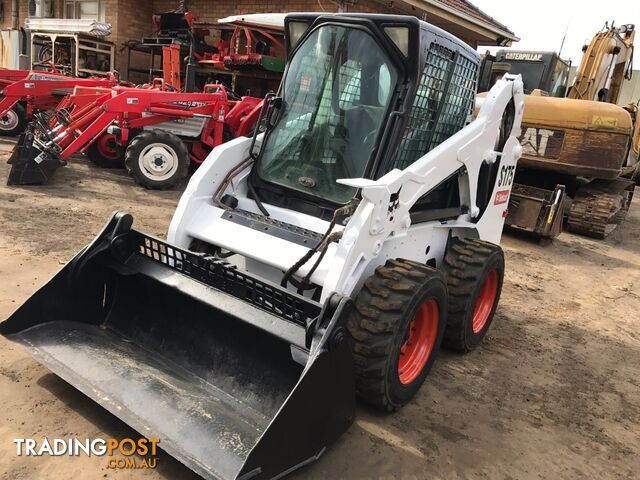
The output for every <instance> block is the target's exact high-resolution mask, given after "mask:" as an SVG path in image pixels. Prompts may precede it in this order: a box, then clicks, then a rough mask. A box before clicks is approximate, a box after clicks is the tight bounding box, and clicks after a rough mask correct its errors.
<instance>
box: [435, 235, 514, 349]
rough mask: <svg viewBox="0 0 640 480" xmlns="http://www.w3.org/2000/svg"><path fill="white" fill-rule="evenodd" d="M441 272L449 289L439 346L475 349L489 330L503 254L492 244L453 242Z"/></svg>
mask: <svg viewBox="0 0 640 480" xmlns="http://www.w3.org/2000/svg"><path fill="white" fill-rule="evenodd" d="M442 271H443V273H444V275H445V277H446V279H447V287H448V289H449V320H448V323H447V329H446V331H445V333H444V342H443V345H444V346H445V347H447V348H451V349H453V350H457V351H460V352H469V351H471V350H472V349H473V348H475V347H476V346H477V345H478V344H479V343H480V342H481V341H482V339H483V338H484V336H485V335H486V333H487V330H489V326H490V325H491V321H492V320H493V316H494V314H495V312H496V307H497V306H498V301H499V300H500V292H501V291H502V281H503V279H504V253H503V251H502V248H500V247H499V246H498V245H494V244H492V243H488V242H483V241H482V240H476V239H469V238H453V239H452V241H451V244H450V245H449V249H448V251H447V254H446V255H445V257H444V262H443V267H442Z"/></svg>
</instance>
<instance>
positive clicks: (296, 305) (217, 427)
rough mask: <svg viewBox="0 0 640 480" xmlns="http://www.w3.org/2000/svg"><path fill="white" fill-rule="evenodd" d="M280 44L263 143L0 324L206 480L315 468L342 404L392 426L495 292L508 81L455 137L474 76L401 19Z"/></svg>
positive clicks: (510, 130)
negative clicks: (159, 222) (380, 415)
mask: <svg viewBox="0 0 640 480" xmlns="http://www.w3.org/2000/svg"><path fill="white" fill-rule="evenodd" d="M286 25H287V27H286V32H287V34H286V36H287V38H286V45H287V48H288V51H289V54H288V66H287V68H286V70H285V71H286V73H285V76H284V78H283V82H282V87H281V90H280V92H279V94H278V95H279V96H277V97H276V96H271V97H270V101H269V102H268V103H267V102H265V105H266V106H265V109H264V110H263V111H262V115H260V117H261V119H260V120H259V123H260V124H264V125H265V128H266V131H265V132H263V133H259V132H258V131H254V135H253V137H252V138H246V137H239V138H236V139H234V140H231V141H230V142H227V143H225V144H224V145H219V146H217V147H216V148H214V149H213V150H212V151H211V153H210V154H209V156H208V158H207V160H206V161H205V162H204V163H203V165H202V166H201V167H200V168H199V169H198V170H197V171H196V172H195V173H194V175H193V176H192V177H191V180H190V182H189V186H188V187H187V189H186V190H185V193H184V194H183V196H182V198H181V199H180V202H179V204H178V206H177V208H176V211H175V213H174V216H173V219H172V221H171V225H170V227H169V231H168V235H167V241H163V240H159V239H157V238H154V237H151V236H149V235H147V234H145V233H143V232H141V231H138V230H136V229H134V228H132V224H133V218H132V217H131V215H127V214H123V213H117V214H116V215H114V216H113V217H112V218H111V220H109V221H108V223H107V224H106V225H105V227H104V229H103V230H102V232H100V233H99V235H98V237H97V238H96V239H95V240H94V241H93V242H92V243H91V244H90V245H88V246H87V247H85V248H84V249H83V250H82V251H81V252H80V253H79V254H78V255H77V256H76V257H75V258H73V259H72V260H71V261H70V262H69V263H68V264H67V265H66V266H65V267H64V268H63V269H62V270H61V271H60V272H58V273H57V274H56V275H55V276H54V277H53V278H52V279H51V280H50V281H49V282H48V283H47V284H46V285H45V286H43V287H42V288H41V289H40V290H39V291H37V292H36V293H35V294H34V295H33V296H32V297H31V298H30V299H28V300H27V301H26V302H25V303H24V304H23V305H22V306H21V307H19V308H18V309H17V310H16V311H15V312H14V313H13V314H12V315H11V316H10V317H9V318H8V319H6V320H5V321H3V322H2V323H0V333H1V334H2V335H4V336H5V337H7V338H8V339H9V340H11V341H13V342H16V343H18V344H20V345H21V346H23V347H24V348H26V349H27V350H28V351H29V352H30V353H31V354H32V355H33V356H34V357H35V358H36V359H37V360H38V361H39V362H41V363H43V364H44V365H46V366H47V367H48V368H50V369H51V370H52V371H53V372H55V373H56V374H58V375H60V377H62V378H63V379H64V380H66V381H67V382H69V383H70V384H72V385H73V386H74V387H76V388H78V389H79V390H80V391H81V392H83V393H84V394H85V395H87V396H88V397H90V398H91V399H93V400H95V401H96V402H98V403H99V404H100V405H102V406H103V407H104V408H106V409H107V410H108V411H110V412H111V413H113V414H114V415H116V416H118V417H119V418H121V419H122V420H123V421H125V422H127V423H128V424H129V425H130V426H132V427H133V428H135V429H137V430H138V431H139V432H140V433H141V434H142V435H149V434H152V435H153V436H154V437H157V438H159V447H160V448H162V449H163V450H165V451H166V452H167V453H169V454H171V455H173V456H174V457H176V458H177V459H178V460H179V461H181V462H183V463H184V464H185V465H186V466H188V467H189V468H191V469H192V470H194V471H195V472H196V473H198V474H199V475H201V476H203V477H204V478H206V479H209V480H213V479H218V480H221V479H224V480H227V479H228V480H231V479H240V478H242V479H254V480H259V479H269V478H281V477H283V476H285V475H286V474H288V473H290V472H292V471H293V470H295V469H297V468H300V467H303V466H305V465H308V464H309V463H311V462H313V461H315V460H317V459H318V458H319V457H320V456H321V455H322V454H323V453H324V452H326V451H327V449H328V448H330V447H331V444H332V443H334V442H335V441H336V440H337V439H338V438H339V437H340V436H341V435H342V434H343V433H344V432H345V431H346V430H347V429H348V428H349V426H350V425H351V423H352V422H353V420H354V417H355V415H356V403H355V400H356V395H357V396H358V397H359V398H360V399H361V400H362V401H364V402H367V403H369V404H371V405H373V406H375V407H377V408H379V409H381V410H383V411H387V412H390V411H393V410H396V409H399V408H401V407H403V406H404V405H406V404H407V403H409V402H410V401H411V400H412V398H414V396H415V395H416V394H417V393H418V391H419V390H420V388H421V386H422V384H423V383H424V382H425V379H427V377H428V374H429V372H430V369H431V368H432V367H433V365H434V362H435V361H436V358H437V355H438V352H439V350H440V347H441V345H445V346H447V347H449V348H452V349H456V350H458V351H461V352H467V351H470V350H471V349H473V348H475V347H478V346H479V345H480V344H481V342H482V340H483V339H484V338H485V336H486V334H487V332H488V330H489V328H490V326H491V324H492V321H493V320H494V318H496V317H495V312H496V309H497V308H498V302H499V299H500V293H501V289H502V285H503V279H504V271H505V264H504V253H503V251H502V249H501V248H500V245H499V244H500V239H501V235H502V227H503V224H504V217H505V213H506V208H507V204H508V202H509V196H510V192H511V186H512V183H513V175H514V172H515V170H516V164H517V161H518V157H519V156H520V154H521V152H522V147H521V146H520V144H519V142H518V139H517V135H518V133H519V131H520V122H521V119H522V114H523V105H524V100H523V96H524V95H523V89H522V81H521V80H520V77H519V76H511V75H506V76H505V78H503V79H501V80H499V81H498V82H497V83H496V84H495V85H494V86H493V87H492V89H491V91H490V94H489V95H488V96H487V98H486V100H485V101H484V103H483V105H482V107H481V108H480V112H479V113H478V115H477V118H476V119H475V120H474V121H472V122H471V123H469V124H468V119H469V116H470V114H471V112H472V109H473V104H474V99H475V94H476V88H475V87H476V78H477V72H478V65H479V58H478V54H477V53H476V52H475V51H474V50H473V49H472V48H470V47H469V46H468V45H467V44H465V43H464V42H463V41H462V40H459V39H457V38H455V37H453V36H452V35H450V34H448V33H446V32H444V31H442V30H440V29H438V28H436V27H433V26H432V25H429V24H427V23H426V22H423V21H420V20H418V19H417V18H416V17H413V16H395V15H375V14H327V15H323V14H292V15H289V16H288V17H287V19H286ZM143 92H144V91H143ZM153 93H155V94H156V95H158V94H159V93H160V94H162V95H169V94H171V93H172V92H159V93H158V92H153ZM151 95H152V92H149V96H150V97H151ZM179 95H184V96H185V97H184V98H185V99H187V98H188V97H187V96H188V95H195V94H189V93H181V94H179ZM119 97H121V98H119ZM129 98H132V97H131V96H130V92H128V91H127V92H123V93H121V94H120V95H116V96H115V99H116V102H121V103H123V104H127V105H128V104H129V103H128V102H127V101H126V99H129ZM140 101H141V100H140ZM149 108H151V107H149ZM156 108H162V110H160V111H158V110H156V111H158V114H159V115H162V114H164V113H165V109H167V108H173V109H175V108H177V107H176V106H175V105H174V107H168V106H166V105H163V106H162V107H156ZM105 120H106V118H105ZM105 123H106V122H105ZM134 142H136V140H135V139H134V140H133V141H132V142H131V144H130V147H129V148H131V147H132V145H133V143H134ZM150 148H151V149H153V148H155V147H153V146H150Z"/></svg>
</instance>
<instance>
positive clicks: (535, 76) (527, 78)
mask: <svg viewBox="0 0 640 480" xmlns="http://www.w3.org/2000/svg"><path fill="white" fill-rule="evenodd" d="M505 67H506V68H505ZM570 68H571V62H570V61H565V60H563V59H561V58H560V57H559V56H558V54H557V53H555V52H526V51H515V50H498V52H497V53H496V55H495V56H492V55H486V56H485V59H484V61H483V74H481V75H482V76H483V77H484V79H485V82H484V85H482V89H481V91H488V90H489V89H490V88H491V87H492V86H493V84H494V83H495V82H496V81H497V80H498V79H499V78H500V77H501V76H502V74H504V73H512V74H520V75H521V76H522V81H523V83H524V93H526V94H531V93H532V92H533V91H534V90H542V91H543V92H546V93H548V94H549V96H550V97H564V96H565V95H566V93H567V85H568V82H569V69H570Z"/></svg>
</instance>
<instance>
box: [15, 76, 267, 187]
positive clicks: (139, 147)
mask: <svg viewBox="0 0 640 480" xmlns="http://www.w3.org/2000/svg"><path fill="white" fill-rule="evenodd" d="M261 106H262V99H259V98H254V97H242V98H241V99H240V100H230V99H229V98H228V96H227V91H226V89H225V88H224V87H223V86H222V85H218V84H214V85H207V86H205V88H204V91H203V92H202V93H185V92H180V91H174V90H168V89H165V88H164V83H163V81H162V80H160V79H159V80H157V81H156V82H154V84H153V85H151V86H150V88H132V87H123V86H116V87H113V88H85V87H78V88H76V89H75V90H74V92H73V94H72V95H70V96H68V97H67V98H66V99H65V100H63V102H62V103H61V104H60V105H59V106H58V109H57V110H56V112H55V115H54V117H53V118H52V119H45V118H42V117H41V116H36V117H34V122H33V127H32V129H31V130H30V131H28V132H27V133H26V134H25V135H23V137H21V139H20V141H19V142H18V146H17V147H16V149H15V150H14V154H13V155H12V157H11V159H10V162H11V163H12V169H11V172H10V173H9V180H8V183H9V184H21V185H24V184H42V183H46V182H47V180H48V178H49V176H50V174H51V173H52V171H53V170H55V169H56V168H57V167H58V166H61V165H64V164H66V162H67V160H68V159H69V158H70V157H71V156H72V155H74V154H76V153H79V152H87V153H90V155H91V158H92V160H93V161H94V162H95V163H97V164H99V165H103V166H120V165H121V163H122V160H124V165H125V167H126V168H127V170H128V172H129V173H130V174H131V176H132V177H133V178H134V180H135V181H136V182H137V183H138V184H140V185H142V186H144V187H145V188H150V189H166V188H171V187H173V186H174V185H176V184H177V183H178V182H180V181H181V180H182V179H184V178H185V177H186V176H187V174H188V171H189V165H190V164H191V163H193V164H196V165H198V164H200V163H202V162H203V161H204V160H205V158H206V157H207V155H208V154H209V152H210V151H211V150H212V149H213V148H214V147H215V146H217V145H220V144H222V143H224V142H225V141H227V140H230V139H232V138H235V137H237V136H242V135H247V134H249V133H250V132H251V131H252V130H253V128H254V125H255V122H256V120H257V118H258V116H259V113H260V110H261Z"/></svg>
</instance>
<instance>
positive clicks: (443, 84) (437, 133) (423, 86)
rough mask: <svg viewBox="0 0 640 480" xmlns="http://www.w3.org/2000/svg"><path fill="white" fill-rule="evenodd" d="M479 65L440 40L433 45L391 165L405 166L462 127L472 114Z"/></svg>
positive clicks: (396, 166) (392, 166)
mask: <svg viewBox="0 0 640 480" xmlns="http://www.w3.org/2000/svg"><path fill="white" fill-rule="evenodd" d="M477 74H478V65H477V63H476V62H474V61H472V60H470V59H468V58H466V57H465V56H463V55H460V54H459V53H456V52H455V51H453V50H450V49H448V48H446V47H443V46H442V45H438V44H437V43H432V44H431V45H430V46H429V51H428V53H427V59H426V61H425V65H424V70H423V71H422V75H421V77H420V82H419V84H418V87H417V89H416V96H415V99H414V101H413V105H412V107H411V112H410V114H409V121H408V123H407V126H406V127H405V131H404V134H403V136H402V140H401V141H400V146H399V148H398V151H397V153H396V155H395V158H394V161H393V162H392V165H391V168H399V169H405V168H407V167H408V166H409V165H411V164H412V163H413V162H415V161H416V160H417V159H419V158H420V157H422V156H423V155H424V154H425V153H427V152H429V151H430V150H432V149H433V148H435V147H437V146H438V145H440V144H441V143H442V142H444V141H445V140H446V139H448V138H449V137H450V136H452V135H453V134H454V133H456V132H457V131H458V130H460V129H461V128H462V127H463V126H464V124H465V122H466V120H467V116H468V115H469V114H470V113H471V110H472V108H473V103H474V100H475V94H476V78H477Z"/></svg>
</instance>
